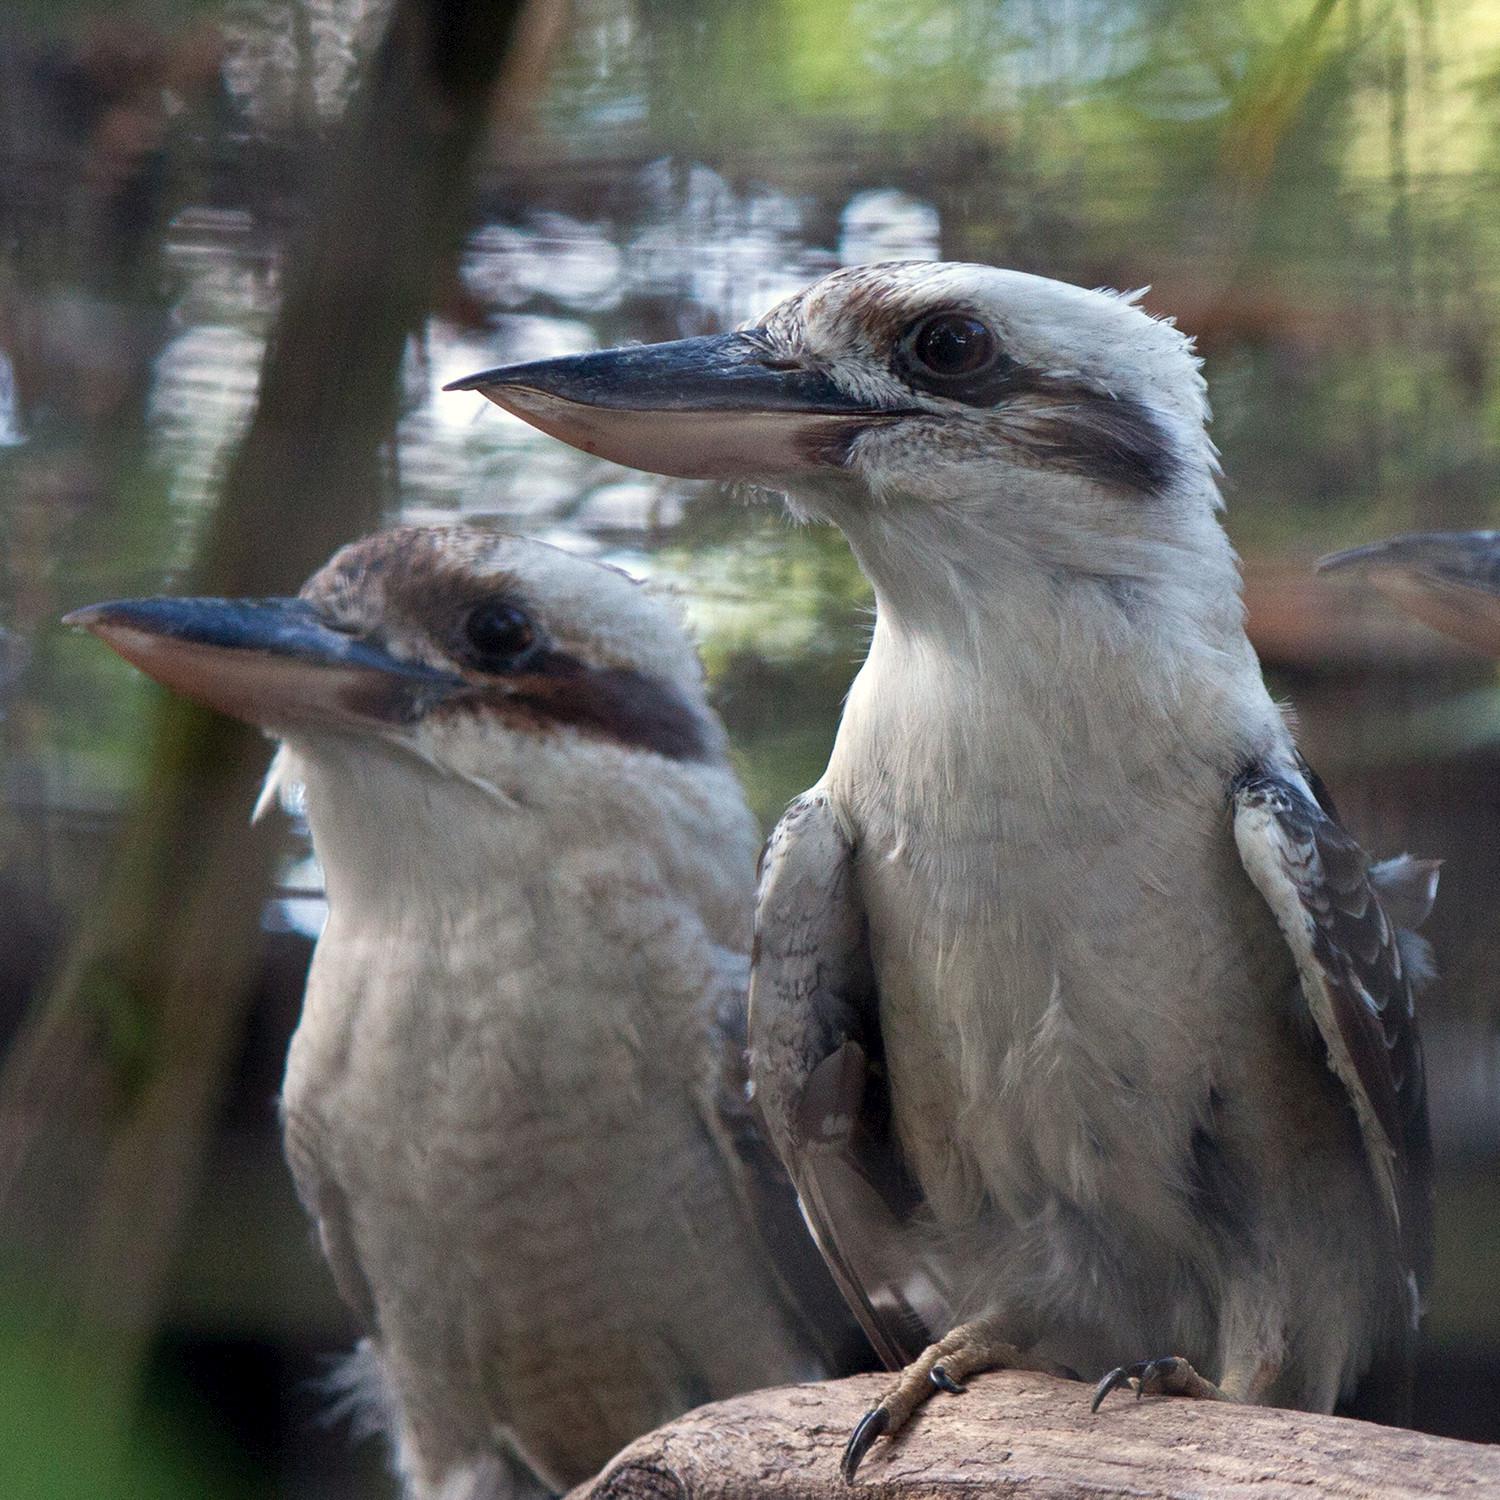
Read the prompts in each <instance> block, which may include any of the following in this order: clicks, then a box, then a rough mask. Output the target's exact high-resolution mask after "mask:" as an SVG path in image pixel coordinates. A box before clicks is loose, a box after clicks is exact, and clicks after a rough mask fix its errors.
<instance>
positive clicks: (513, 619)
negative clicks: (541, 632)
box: [464, 599, 536, 672]
mask: <svg viewBox="0 0 1500 1500" xmlns="http://www.w3.org/2000/svg"><path fill="white" fill-rule="evenodd" d="M464 640H465V641H466V642H467V643H468V646H469V650H470V652H471V653H472V655H473V657H474V661H475V664H476V665H477V666H479V667H481V668H483V669H484V670H485V671H489V672H497V671H503V670H504V669H506V668H507V667H514V666H515V665H516V664H517V663H518V662H519V661H520V660H521V658H522V657H524V656H525V655H526V653H527V652H528V651H530V650H531V648H532V646H533V645H535V643H536V627H535V626H534V625H533V624H532V623H531V620H530V619H529V618H528V617H527V615H526V612H525V611H524V610H521V609H517V608H516V606H515V605H514V604H509V603H507V602H506V601H504V600H503V599H491V600H488V601H487V602H486V603H484V604H476V605H475V606H474V608H473V609H471V610H470V611H469V614H468V617H467V618H466V619H465V621H464Z"/></svg>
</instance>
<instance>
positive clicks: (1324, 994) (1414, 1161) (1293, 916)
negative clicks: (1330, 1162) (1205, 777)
mask: <svg viewBox="0 0 1500 1500" xmlns="http://www.w3.org/2000/svg"><path fill="white" fill-rule="evenodd" d="M1233 801H1234V809H1235V823H1234V832H1235V841H1236V843H1237V844H1238V846H1239V850H1240V857H1241V859H1242V860H1243V861H1244V864H1245V868H1246V870H1247V871H1248V872H1249V875H1250V878H1251V879H1252V880H1253V881H1254V882H1255V885H1256V886H1257V888H1258V889H1259V890H1260V893H1261V895H1262V896H1264V897H1265V899H1266V902H1267V904H1268V905H1269V906H1270V908H1271V910H1272V912H1273V913H1274V914H1275V917H1276V920H1277V922H1278V924H1279V925H1280V927H1281V930H1282V932H1283V933H1284V934H1285V936H1286V939H1287V942H1288V944H1289V945H1290V947H1291V949H1292V952H1293V954H1294V956H1295V958H1296V961H1297V969H1298V973H1299V975H1300V977H1301V981H1302V993H1303V996H1304V998H1305V999H1306V1001H1307V1005H1308V1009H1309V1010H1310V1011H1311V1013H1312V1016H1313V1019H1314V1020H1315V1022H1316V1023H1317V1027H1318V1031H1319V1033H1320V1034H1321V1036H1322V1039H1323V1043H1324V1045H1325V1046H1326V1047H1327V1049H1328V1065H1329V1067H1330V1068H1332V1069H1333V1071H1334V1072H1335V1073H1336V1074H1337V1075H1338V1077H1339V1079H1340V1081H1341V1082H1342V1083H1343V1085H1344V1088H1345V1090H1346V1091H1347V1093H1348V1095H1349V1100H1350V1103H1351V1105H1352V1106H1353V1108H1354V1112H1355V1114H1356V1116H1357V1117H1358V1119H1359V1124H1360V1130H1361V1133H1362V1135H1363V1138H1364V1142H1365V1149H1366V1154H1367V1156H1368V1158H1369V1162H1370V1167H1371V1170H1372V1172H1373V1173H1374V1176H1375V1179H1376V1181H1377V1183H1378V1184H1379V1185H1380V1188H1381V1192H1382V1196H1383V1197H1384V1198H1385V1201H1386V1204H1387V1207H1388V1208H1389V1210H1390V1214H1391V1218H1392V1223H1393V1225H1394V1227H1395V1229H1396V1231H1397V1233H1398V1235H1399V1237H1400V1245H1401V1250H1402V1257H1403V1261H1404V1266H1405V1270H1406V1271H1407V1273H1408V1279H1409V1281H1410V1283H1411V1285H1412V1289H1413V1290H1414V1291H1415V1292H1420V1289H1421V1288H1423V1287H1425V1286H1426V1284H1427V1281H1428V1279H1429V1275H1430V1269H1431V1259H1432V1249H1431V1246H1432V1148H1431V1141H1430V1137H1429V1133H1428V1125H1427V1091H1426V1082H1425V1077H1424V1071H1423V1063H1422V1043H1421V1037H1420V1035H1419V1032H1418V1027H1417V1017H1416V993H1417V991H1418V989H1419V988H1420V987H1421V984H1422V982H1423V981H1424V980H1425V978H1426V975H1427V972H1428V967H1427V956H1426V951H1425V944H1423V943H1422V940H1421V939H1420V938H1417V937H1415V936H1414V935H1413V934H1412V933H1410V932H1406V931H1403V930H1401V929H1399V928H1397V927H1396V925H1395V924H1394V923H1393V922H1392V921H1391V920H1390V917H1389V915H1388V914H1387V912H1386V909H1385V906H1384V904H1383V903H1382V900H1381V895H1380V890H1381V886H1382V883H1383V882H1384V883H1387V884H1388V883H1390V882H1391V881H1392V880H1393V879H1395V878H1397V873H1395V872H1396V867H1397V864H1398V862H1394V861H1393V862H1391V864H1389V865H1387V866H1372V865H1371V863H1370V860H1369V858H1368V856H1367V855H1366V854H1365V852H1364V850H1362V849H1361V848H1360V847H1359V845H1358V844H1357V843H1355V841H1354V840H1353V839H1352V838H1350V837H1349V835H1348V834H1347V833H1345V832H1344V830H1343V829H1342V828H1341V827H1339V825H1338V824H1337V823H1336V822H1335V821H1334V820H1333V819H1332V818H1331V817H1329V816H1328V814H1327V813H1326V812H1325V811H1324V810H1323V808H1322V807H1320V806H1319V804H1318V801H1317V800H1315V799H1314V797H1313V796H1312V795H1310V793H1309V791H1308V790H1307V788H1306V787H1305V786H1304V785H1303V784H1302V783H1301V781H1300V778H1298V777H1297V776H1296V775H1295V773H1291V774H1286V775H1281V774H1277V773H1276V772H1274V771H1270V770H1268V769H1266V768H1265V767H1262V766H1255V767H1252V768H1250V769H1249V770H1247V771H1245V772H1244V773H1243V774H1241V775H1240V776H1239V777H1238V778H1237V779H1236V781H1235V784H1234V787H1233ZM1402 870H1403V871H1409V872H1410V876H1409V878H1410V880H1411V881H1412V882H1413V883H1415V884H1420V885H1423V886H1424V887H1425V888H1426V890H1427V893H1428V900H1429V901H1430V894H1431V887H1432V884H1433V882H1434V881H1435V868H1434V867H1433V866H1432V865H1431V864H1430V863H1423V862H1420V861H1406V862H1405V863H1404V865H1403V866H1402ZM1401 878H1407V877H1406V876H1405V875H1402V876H1401ZM1410 904H1411V905H1412V906H1413V907H1414V908H1415V909H1419V910H1420V909H1421V908H1422V906H1423V903H1421V902H1420V901H1414V902H1412V903H1410ZM1417 1301H1418V1299H1417V1298H1415V1297H1414V1298H1413V1302H1414V1307H1413V1316H1415V1313H1416V1310H1417V1309H1416V1306H1415V1304H1416V1302H1417Z"/></svg>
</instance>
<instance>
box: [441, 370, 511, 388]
mask: <svg viewBox="0 0 1500 1500" xmlns="http://www.w3.org/2000/svg"><path fill="white" fill-rule="evenodd" d="M500 373H501V372H500V371H499V370H481V371H480V372H479V374H477V375H465V376H464V377H463V378H462V379H461V380H450V381H449V382H448V384H447V385H445V386H444V387H443V389H444V390H445V391H482V390H483V389H484V388H485V386H487V385H494V384H495V383H496V381H495V377H496V376H497V375H499V374H500Z"/></svg>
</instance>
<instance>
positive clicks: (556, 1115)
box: [68, 524, 869, 1500]
mask: <svg viewBox="0 0 1500 1500" xmlns="http://www.w3.org/2000/svg"><path fill="white" fill-rule="evenodd" d="M68 620H69V622H70V623H72V624H74V625H77V626H80V627H82V628H84V629H86V630H88V631H91V632H92V633H93V634H94V635H96V636H97V637H99V638H100V639H101V640H102V641H104V642H105V643H106V644H107V645H109V646H111V647H112V648H113V649H114V650H115V651H117V652H118V653H119V654H120V655H121V656H123V657H124V658H125V659H126V661H128V662H131V663H133V664H134V665H135V666H137V667H139V668H140V669H141V670H142V671H144V672H146V673H147V674H149V675H150V676H152V677H154V678H156V679H157V681H159V682H161V683H163V684H165V685H166V686H167V687H169V688H171V689H173V690H175V691H176V692H179V693H183V694H186V695H187V696H188V697H190V698H193V699H195V700H197V701H198V702H200V703H203V704H206V705H208V706H210V707H212V708H215V709H217V710H219V711H220V712H223V713H226V714H230V715H233V716H235V717H237V718H240V719H243V720H245V721H248V722H249V723H251V724H254V725H259V726H261V727H263V728H265V729H267V730H268V731H269V732H270V733H271V734H273V735H274V736H275V737H276V738H278V739H279V742H280V748H279V751H278V753H277V755H276V759H275V761H274V763H273V768H272V771H271V774H270V777H269V779H268V788H269V789H274V788H275V787H277V786H281V787H290V786H293V785H297V786H300V787H301V788H302V789H303V792H302V796H303V799H304V801H305V810H306V816H307V819H308V823H309V825H310V828H311V834H312V841H313V845H314V849H315V852H316V854H317V857H318V859H319V860H320V861H321V864H322V869H323V874H324V878H325V882H326V892H327V900H328V917H327V924H326V927H325V929H324V931H323V933H322V936H321V937H320V939H319V941H318V944H317V948H316V952H315V956H314V959H313V963H312V967H311V972H310V975H309V979H308V983H307V990H306V995H305V998H304V1001H303V1008H302V1013H301V1019H300V1023H299V1025H298V1027H297V1029H296V1033H295V1035H294V1037H293V1039H292V1042H291V1046H290V1051H289V1056H288V1061H287V1070H286V1079H285V1085H284V1088H283V1091H282V1096H281V1114H282V1120H283V1125H284V1136H285V1147H286V1155H287V1158H288V1161H289V1163H290V1165H291V1169H292V1173H293V1176H294V1178H295V1182H296V1186H297V1190H298V1193H299V1196H300V1198H301V1201H302V1203H303V1205H304V1206H305V1208H306V1210H307V1212H308V1214H309V1215H310V1216H311V1218H312V1220H313V1222H314V1223H315V1225H316V1229H317V1236H318V1239H319V1241H320V1243H321V1247H322V1250H323V1253H324V1255H325V1257H326V1259H327V1262H328V1265H329V1267H330V1269H331V1271H332V1273H333V1277H334V1279H335V1281H336V1282H337V1285H338V1289H339V1291H340V1293H341V1294H342V1296H343V1299H344V1301H345V1302H346V1303H347V1304H348V1305H349V1307H350V1308H351V1309H352V1310H353V1311H354V1313H355V1315H356V1317H357V1319H358V1321H359V1323H360V1325H361V1327H362V1329H363V1331H364V1333H365V1335H366V1337H365V1341H364V1343H363V1344H362V1345H361V1346H360V1351H359V1353H358V1354H357V1355H356V1356H355V1358H354V1361H353V1364H352V1367H351V1372H350V1375H349V1377H348V1378H349V1380H350V1381H351V1382H352V1383H353V1384H355V1385H357V1386H362V1387H364V1388H365V1391H366V1393H367V1395H368V1397H369V1399H370V1400H371V1402H372V1403H373V1404H374V1406H375V1408H376V1412H377V1418H378V1420H379V1421H380V1422H381V1423H382V1424H383V1425H385V1427H386V1428H387V1430H388V1432H389V1433H390V1434H391V1435H392V1436H393V1438H394V1445H395V1450H396V1455H397V1467H398V1470H399V1472H400V1473H401V1475H402V1476H403V1478H404V1481H405V1493H406V1494H407V1495H408V1496H410V1497H413V1500H497V1497H500V1496H510V1495H519V1494H526V1495H530V1494H536V1493H542V1492H547V1491H559V1490H564V1489H567V1488H569V1487H570V1486H572V1485H574V1484H577V1483H579V1482H581V1481H583V1480H584V1479H586V1478H588V1477H589V1476H591V1475H592V1474H594V1473H595V1472H596V1471H597V1470H598V1469H599V1468H600V1467H601V1466H602V1465H603V1464H604V1463H605V1462H607V1461H608V1459H609V1458H610V1457H611V1456H612V1455H613V1454H614V1453H615V1452H616V1451H617V1450H618V1449H619V1448H620V1447H622V1446H623V1445H624V1444H625V1443H626V1442H628V1441H629V1440H631V1439H632V1438H634V1437H636V1436H638V1435H640V1434H641V1433H644V1432H646V1431H648V1430H649V1429H651V1428H653V1427H655V1426H657V1425H659V1424H660V1423H662V1422H665V1421H667V1420H668V1419H670V1418H671V1417H674V1416H676V1415H678V1414H680V1413H681V1412H683V1411H684V1410H686V1409H688V1408H689V1407H692V1406H696V1405H699V1404H701V1403H702V1402H705V1401H709V1400H713V1399H716V1398H719V1397H724V1396H728V1395H731V1394H737V1393H739V1392H741V1391H743V1390H747V1389H749V1388H752V1387H756V1386H763V1385H774V1384H784V1383H790V1382H794V1381H801V1380H809V1379H815V1378H819V1377H821V1376H823V1375H825V1374H828V1373H830V1372H839V1371H842V1370H847V1369H850V1368H859V1367H860V1366H861V1365H864V1366H865V1367H869V1357H868V1353H867V1346H866V1345H865V1343H864V1340H863V1338H862V1336H861V1335H860V1332H859V1329H858V1327H857V1325H856V1324H855V1322H854V1320H853V1319H852V1317H850V1316H849V1314H848V1313H847V1312H846V1311H845V1309H844V1308H843V1305H842V1304H841V1303H840V1302H839V1299H838V1294H837V1292H836V1291H835V1290H834V1288H833V1285H832V1283H831V1281H830V1280H829V1278H828V1275H827V1273H826V1271H825V1270H824V1268H823V1265H822V1262H821V1260H820V1259H819V1257H818V1253H817V1250H816V1248H815V1247H814V1246H813V1243H812V1241H811V1240H810V1239H809V1238H808V1236H807V1234H806V1231H805V1229H804V1228H803V1226H802V1224H801V1221H800V1218H799V1216H798V1212H797V1205H796V1199H795V1196H794V1194H793V1192H792V1188H791V1184H790V1183H789V1182H788V1181H787V1179H786V1177H785V1173H784V1172H783V1171H782V1169H781V1166H780V1163H779V1162H778V1161H777V1159H776V1157H775V1154H774V1153H773V1152H772V1151H771V1149H770V1147H769V1145H768V1144H767V1143H766V1142H765V1141H764V1140H763V1138H761V1137H760V1136H759V1135H758V1133H757V1129H756V1126H755V1121H754V1118H753V1116H752V1114H751V1112H750V1109H749V1106H748V1103H747V1100H746V1058H745V1019H744V1009H745V986H746V982H747V978H748V956H747V955H748V947H749V940H750V929H751V920H752V906H753V899H754V859H755V851H756V847H757V845H758V843H759V832H758V829H757V826H756V824H755V822H754V820H753V818H752V815H751V813H750V812H749V810H748V808H747V806H746V803H745V801H744V797H743V794H742V792H741V789H740V786H739V783H738V781H737V779H736V777H735V774H734V771H733V769H732V767H731V765H730V762H729V759H728V754H727V748H726V739H725V735H724V731H723V729H722V726H721V725H720V723H719V722H718V720H717V718H716V717H715V715H714V714H713V712H712V710H711V709H710V707H709V706H708V703H707V700H706V697H705V685H704V680H703V673H702V670H701V667H700V664H699V661H698V657H697V655H696V652H695V651H694V649H693V647H692V646H691V645H690V643H689V641H688V639H687V637H686V635H685V633H684V631H683V629H682V627H681V625H680V624H679V622H678V620H677V618H676V616H675V613H674V611H673V610H672V609H671V608H670V607H669V604H668V602H667V601H666V600H664V599H662V598H659V597H656V596H655V595H654V594H653V593H651V592H649V591H648V590H647V589H646V588H645V587H642V586H641V585H639V584H637V583H636V582H635V581H634V580H632V579H630V578H629V577H628V576H626V575H625V574H624V573H622V572H620V571H617V570H615V569H613V568H610V567H607V566H604V565H602V564H599V563H595V562H591V561H587V560H585V559H583V558H580V557H578V556H575V555H571V554H569V553H567V552H564V551H560V550H558V549H556V548H554V547H551V546H548V545H545V544H543V543H540V542H537V541H532V540H528V539H526V538H522V537H517V536H508V535H504V534H498V533H495V532H491V531H487V530H485V529H483V528H480V527H475V526H468V525H461V524H455V525H449V526H403V527H397V528H394V529H391V530H387V531H384V532H381V533H378V534H376V535H374V536H372V537H368V538H366V539H364V540H361V541H358V542H355V543H353V544H351V545H349V546H347V547H345V548H343V549H342V550H341V551H339V552H338V553H337V554H336V555H335V556H334V557H333V558H332V560H331V561H330V562H329V563H328V564H327V565H326V566H324V567H323V568H322V569H321V570H320V571H318V572H317V573H316V574H315V575H314V576H313V577H312V578H311V579H310V580H309V582H308V583H307V585H306V586H305V587H304V588H303V589H302V591H301V593H300V595H299V596H298V597H296V598H285V599H266V600H235V599H188V598H154V599H140V600H123V601H117V602H113V603H106V604H99V605H94V606H91V607H88V608H85V609H82V610H80V611H77V612H75V613H74V614H72V615H70V616H69V617H68Z"/></svg>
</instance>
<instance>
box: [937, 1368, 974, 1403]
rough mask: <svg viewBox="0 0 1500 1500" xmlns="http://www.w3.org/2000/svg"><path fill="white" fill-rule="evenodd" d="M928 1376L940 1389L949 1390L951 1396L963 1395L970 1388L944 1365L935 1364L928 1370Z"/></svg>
mask: <svg viewBox="0 0 1500 1500" xmlns="http://www.w3.org/2000/svg"><path fill="white" fill-rule="evenodd" d="M927 1378H928V1379H929V1380H930V1381H931V1382H932V1383H933V1384H934V1385H935V1386H936V1387H937V1388H938V1389H939V1390H940V1391H947V1393H948V1394H949V1395H950V1396H962V1395H963V1393H964V1392H965V1391H966V1390H967V1389H968V1387H967V1386H962V1385H960V1384H959V1383H958V1382H957V1381H956V1380H955V1379H954V1378H953V1377H952V1376H951V1375H950V1374H949V1373H948V1372H947V1370H945V1369H944V1368H943V1367H942V1365H934V1366H933V1367H932V1369H931V1370H930V1371H929V1372H928V1375H927Z"/></svg>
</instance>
